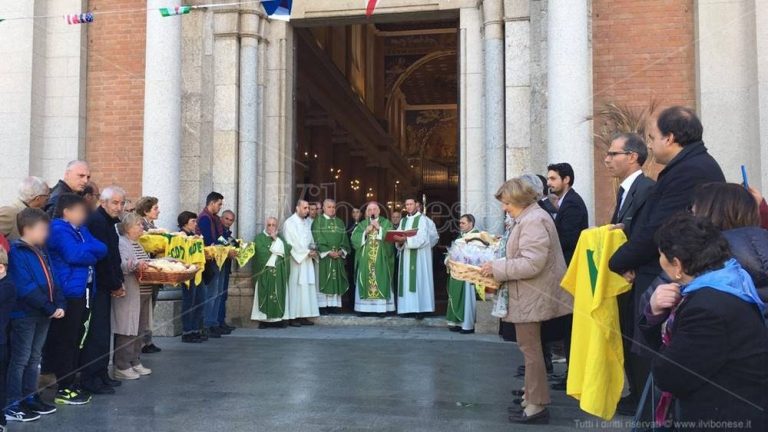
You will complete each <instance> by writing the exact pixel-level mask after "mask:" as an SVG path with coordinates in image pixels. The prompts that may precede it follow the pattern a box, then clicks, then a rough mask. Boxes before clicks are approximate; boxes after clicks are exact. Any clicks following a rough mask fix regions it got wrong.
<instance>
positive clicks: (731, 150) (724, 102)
mask: <svg viewBox="0 0 768 432" xmlns="http://www.w3.org/2000/svg"><path fill="white" fill-rule="evenodd" d="M756 3H761V2H759V1H757V2H756V1H754V0H732V1H727V2H716V1H711V0H702V1H698V2H695V4H696V8H697V11H696V27H697V31H696V34H697V35H698V38H697V39H696V41H697V43H696V51H697V52H696V59H697V63H696V64H697V66H698V70H697V73H696V76H697V77H698V85H697V90H698V94H697V98H696V99H697V101H698V104H699V107H698V111H699V116H700V117H701V122H702V123H703V124H704V142H705V143H706V145H707V148H708V149H709V151H710V152H711V153H712V155H713V156H714V157H715V159H717V162H718V163H719V164H720V167H721V168H722V169H723V173H724V174H725V178H726V179H727V180H728V181H731V182H741V170H740V167H741V165H745V166H746V167H747V172H748V174H749V177H750V178H751V179H753V180H754V181H755V185H756V186H759V185H760V183H759V180H758V179H760V178H761V177H762V176H761V170H760V168H761V167H760V157H761V155H760V153H761V150H760V126H759V125H760V113H759V110H758V92H757V91H755V85H756V83H757V82H758V78H757V55H756V54H757V46H756V43H757V38H756V34H755V31H756V28H755V17H756V13H758V10H757V9H759V8H756V7H755V6H756ZM763 121H764V122H765V120H763Z"/></svg>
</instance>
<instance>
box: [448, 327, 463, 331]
mask: <svg viewBox="0 0 768 432" xmlns="http://www.w3.org/2000/svg"><path fill="white" fill-rule="evenodd" d="M448 330H450V331H452V332H459V331H461V327H459V326H449V327H448Z"/></svg>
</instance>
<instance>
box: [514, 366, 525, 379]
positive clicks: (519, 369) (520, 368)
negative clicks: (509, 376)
mask: <svg viewBox="0 0 768 432" xmlns="http://www.w3.org/2000/svg"><path fill="white" fill-rule="evenodd" d="M521 376H525V365H520V366H518V367H517V373H516V374H515V377H521Z"/></svg>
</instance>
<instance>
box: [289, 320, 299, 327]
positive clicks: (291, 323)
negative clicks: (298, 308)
mask: <svg viewBox="0 0 768 432" xmlns="http://www.w3.org/2000/svg"><path fill="white" fill-rule="evenodd" d="M288 325H289V326H291V327H301V323H300V322H299V321H298V320H290V321H288Z"/></svg>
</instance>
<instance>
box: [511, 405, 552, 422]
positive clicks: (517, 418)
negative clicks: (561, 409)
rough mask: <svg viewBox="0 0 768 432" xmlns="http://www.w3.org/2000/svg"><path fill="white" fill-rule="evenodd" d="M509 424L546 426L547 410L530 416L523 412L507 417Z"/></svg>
mask: <svg viewBox="0 0 768 432" xmlns="http://www.w3.org/2000/svg"><path fill="white" fill-rule="evenodd" d="M509 422H510V423H524V424H548V423H549V410H548V409H547V408H544V409H543V410H541V411H539V412H537V413H536V414H534V415H532V416H528V415H526V414H525V411H523V412H521V413H520V414H517V415H511V416H509Z"/></svg>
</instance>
